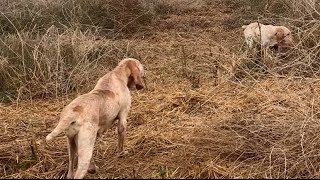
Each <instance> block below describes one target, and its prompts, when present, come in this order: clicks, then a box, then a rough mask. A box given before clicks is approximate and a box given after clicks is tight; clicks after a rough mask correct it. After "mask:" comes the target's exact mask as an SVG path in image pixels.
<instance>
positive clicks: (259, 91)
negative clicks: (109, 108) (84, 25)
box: [0, 1, 320, 178]
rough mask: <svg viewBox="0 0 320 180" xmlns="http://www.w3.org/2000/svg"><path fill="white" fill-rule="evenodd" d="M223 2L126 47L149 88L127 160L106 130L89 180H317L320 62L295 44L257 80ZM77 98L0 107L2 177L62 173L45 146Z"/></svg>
mask: <svg viewBox="0 0 320 180" xmlns="http://www.w3.org/2000/svg"><path fill="white" fill-rule="evenodd" d="M226 2H229V1H226ZM226 2H224V1H212V2H211V3H208V7H201V8H197V9H196V10H193V12H192V13H193V14H191V15H190V12H189V11H186V12H185V14H180V15H179V16H178V15H176V14H175V15H168V17H165V18H163V19H162V20H160V21H159V24H158V25H157V26H156V27H161V28H159V29H157V30H154V32H152V33H150V34H148V35H146V36H142V35H143V34H142V35H141V34H139V33H138V34H136V36H134V37H132V38H130V39H124V40H123V41H124V42H126V43H125V44H127V49H130V51H131V52H134V54H135V56H137V57H141V59H142V60H141V61H142V62H143V63H144V64H145V66H146V70H147V79H146V83H147V88H146V89H144V90H142V91H139V92H135V93H133V100H132V108H131V110H130V114H129V119H128V132H127V136H126V141H125V148H126V149H127V150H128V151H129V155H128V156H127V157H124V158H117V157H116V156H115V154H116V143H117V135H116V132H115V129H114V128H113V129H111V130H109V131H108V132H107V133H106V134H105V135H103V136H102V137H101V138H99V139H98V140H97V142H96V145H95V150H94V160H95V162H96V163H97V165H98V166H99V168H100V170H99V172H98V173H97V174H94V175H92V174H88V175H87V178H317V177H319V173H318V172H319V168H320V166H319V165H318V161H319V150H318V149H319V144H320V139H319V135H318V129H319V123H318V119H319V113H318V112H319V109H320V104H319V103H320V101H319V100H320V99H319V97H320V96H319V92H320V84H319V76H318V72H319V70H318V71H312V70H315V68H311V65H312V64H313V65H314V64H316V63H317V60H318V59H317V58H318V57H317V56H308V58H303V56H304V55H312V53H313V52H315V51H316V49H317V48H318V45H315V46H314V47H312V48H310V49H308V48H307V47H306V45H302V44H299V46H298V47H297V48H298V51H294V52H295V53H297V54H295V56H294V57H295V58H294V61H293V62H287V63H286V62H281V63H283V64H281V63H280V65H279V66H277V67H276V68H274V69H268V67H264V68H266V71H262V70H261V69H262V68H261V67H256V66H254V62H253V60H252V59H249V58H245V56H244V53H243V52H242V51H241V50H240V51H239V49H240V47H241V43H242V41H243V39H242V37H239V36H238V34H240V33H241V30H238V29H233V28H230V26H229V24H225V21H226V20H230V21H228V22H236V21H237V20H236V19H235V18H234V17H233V16H230V11H229V7H228V3H226ZM229 3H230V2H229ZM179 13H181V12H179ZM200 16H204V18H201V17H200ZM204 19H205V20H204ZM198 21H201V22H204V24H201V23H198ZM181 22H186V23H185V24H184V23H181ZM171 25H175V26H174V27H171ZM294 27H296V28H297V26H294ZM310 27H317V24H311V26H310ZM310 27H308V28H305V29H303V32H300V33H301V34H308V32H311V31H312V29H313V28H310ZM309 30H310V31H309ZM311 34H313V35H315V36H314V37H318V36H316V33H311ZM307 37H308V38H310V37H311V35H309V36H307ZM300 40H302V39H300ZM303 40H305V38H303ZM230 42H232V43H230ZM301 42H302V41H301ZM294 62H296V63H294ZM110 66H114V64H113V65H110ZM303 67H308V68H303ZM277 68H278V69H277ZM281 68H282V69H284V68H287V71H286V72H284V73H282V74H281V73H279V71H280V70H281ZM279 69H280V70H279ZM288 69H289V70H288ZM310 69H312V70H310ZM102 72H103V70H101V72H99V73H101V74H102ZM290 72H293V73H292V74H290ZM94 83H95V82H92V83H88V87H92V86H93V85H94ZM84 92H87V91H85V90H83V92H81V93H84ZM78 94H80V92H79V93H76V92H73V93H69V94H67V95H66V96H63V97H61V96H60V97H58V98H48V99H47V100H41V99H37V100H32V101H19V102H13V103H9V104H0V107H1V108H0V122H1V123H2V126H1V127H0V140H1V142H2V143H1V144H0V154H1V155H0V176H1V177H2V178H58V177H61V176H62V175H63V174H65V173H66V171H67V164H68V153H67V147H66V140H65V138H64V137H63V136H60V137H58V138H57V139H56V140H55V141H54V142H52V143H49V144H47V143H46V142H45V141H44V139H45V136H46V135H47V134H48V133H49V132H50V131H51V130H52V129H53V128H54V126H55V125H56V123H57V121H58V116H59V114H60V112H61V110H62V108H63V107H64V106H65V105H66V104H68V103H69V102H70V101H71V100H72V99H73V98H75V97H76V96H77V95H78Z"/></svg>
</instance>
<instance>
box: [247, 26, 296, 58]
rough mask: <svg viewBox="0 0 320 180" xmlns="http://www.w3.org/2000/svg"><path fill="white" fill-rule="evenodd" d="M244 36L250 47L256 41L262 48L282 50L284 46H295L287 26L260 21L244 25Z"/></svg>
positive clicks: (250, 47)
mask: <svg viewBox="0 0 320 180" xmlns="http://www.w3.org/2000/svg"><path fill="white" fill-rule="evenodd" d="M242 29H244V31H243V33H244V37H245V41H246V44H247V45H248V47H249V49H253V47H254V43H256V44H258V45H261V48H262V49H265V48H275V49H277V50H278V52H281V51H282V49H283V48H286V47H291V46H293V38H292V34H291V31H290V30H289V29H288V28H287V27H285V26H273V25H264V24H261V23H258V22H254V23H251V24H249V25H243V26H242Z"/></svg>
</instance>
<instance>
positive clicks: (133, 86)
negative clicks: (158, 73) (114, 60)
mask: <svg viewBox="0 0 320 180" xmlns="http://www.w3.org/2000/svg"><path fill="white" fill-rule="evenodd" d="M121 64H124V65H125V67H126V69H127V72H128V73H129V74H130V75H129V79H128V84H127V86H128V88H129V89H130V90H131V91H133V90H140V89H143V88H144V85H143V83H142V77H143V76H144V74H145V72H144V68H143V65H142V64H141V63H140V61H138V60H137V59H133V58H126V59H123V60H122V61H121V62H120V63H119V65H121Z"/></svg>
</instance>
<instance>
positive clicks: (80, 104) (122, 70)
mask: <svg viewBox="0 0 320 180" xmlns="http://www.w3.org/2000/svg"><path fill="white" fill-rule="evenodd" d="M143 76H144V68H143V65H142V64H141V63H140V62H139V61H138V60H136V59H133V58H126V59H123V60H122V61H120V62H119V64H118V65H117V66H116V67H115V69H113V70H112V71H110V72H109V73H107V74H106V75H104V76H103V77H101V78H100V79H99V80H98V82H97V84H96V86H95V87H94V88H93V90H91V91H90V92H89V93H87V94H83V95H80V96H78V97H77V98H76V99H74V100H73V101H72V102H71V103H70V104H69V105H67V106H66V107H65V108H64V109H63V110H62V112H61V115H60V120H59V123H58V125H57V126H56V128H55V129H54V130H53V131H52V132H51V133H50V134H48V135H47V136H46V141H47V142H50V141H52V140H53V139H54V138H55V137H57V136H58V135H59V134H60V133H62V132H63V131H64V132H65V135H66V136H67V141H68V154H69V169H68V174H67V178H71V179H72V178H75V179H82V178H84V176H85V175H86V174H87V172H89V173H94V172H95V171H96V168H97V167H96V166H95V164H94V161H93V158H92V154H93V149H94V144H95V141H96V138H97V137H99V136H101V135H102V134H103V133H104V132H105V131H106V130H107V129H109V128H111V127H112V125H113V124H114V123H115V122H116V121H117V120H118V122H117V130H118V152H119V155H125V154H127V152H126V151H124V150H123V146H124V145H123V144H124V136H125V131H126V126H127V117H128V112H129V109H130V107H131V91H134V90H140V89H143V88H144V85H143V83H142V77H143ZM76 152H77V154H78V166H77V170H76V172H75V173H74V169H73V167H74V161H75V153H76Z"/></svg>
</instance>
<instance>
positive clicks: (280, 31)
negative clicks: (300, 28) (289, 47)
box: [274, 28, 285, 42]
mask: <svg viewBox="0 0 320 180" xmlns="http://www.w3.org/2000/svg"><path fill="white" fill-rule="evenodd" d="M274 35H275V37H276V40H277V41H278V42H280V41H282V39H283V38H284V37H285V34H284V30H283V29H282V28H277V29H276V32H275V34H274Z"/></svg>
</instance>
